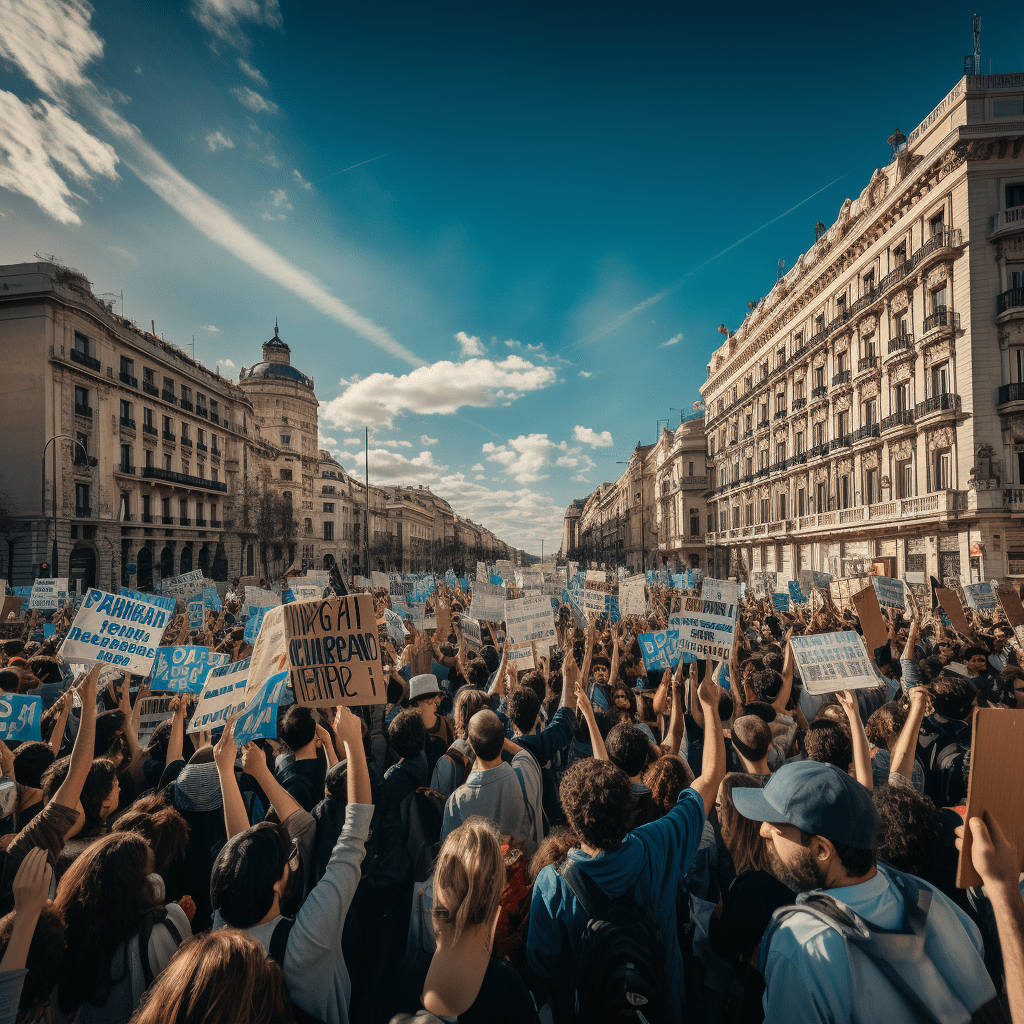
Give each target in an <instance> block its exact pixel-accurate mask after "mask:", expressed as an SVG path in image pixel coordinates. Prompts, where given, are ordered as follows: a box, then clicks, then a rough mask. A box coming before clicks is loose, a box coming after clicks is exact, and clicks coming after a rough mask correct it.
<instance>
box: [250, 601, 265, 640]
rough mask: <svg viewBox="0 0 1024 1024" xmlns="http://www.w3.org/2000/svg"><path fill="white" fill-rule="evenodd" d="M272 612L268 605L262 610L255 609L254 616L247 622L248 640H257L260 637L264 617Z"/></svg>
mask: <svg viewBox="0 0 1024 1024" xmlns="http://www.w3.org/2000/svg"><path fill="white" fill-rule="evenodd" d="M269 611H270V607H269V606H268V605H264V606H263V607H262V608H254V609H253V611H252V614H251V615H250V616H249V618H248V619H246V620H245V634H244V638H245V639H246V640H255V639H256V637H257V636H258V635H259V631H260V626H261V625H262V624H263V617H264V616H265V615H266V614H267V612H269Z"/></svg>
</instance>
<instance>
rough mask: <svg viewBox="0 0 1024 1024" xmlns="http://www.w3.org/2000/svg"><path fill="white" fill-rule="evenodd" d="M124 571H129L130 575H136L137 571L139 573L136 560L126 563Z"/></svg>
mask: <svg viewBox="0 0 1024 1024" xmlns="http://www.w3.org/2000/svg"><path fill="white" fill-rule="evenodd" d="M124 571H125V572H126V573H128V575H129V576H134V575H136V573H138V571H139V567H138V566H137V565H136V564H135V563H134V562H129V563H128V564H127V565H126V566H125V567H124Z"/></svg>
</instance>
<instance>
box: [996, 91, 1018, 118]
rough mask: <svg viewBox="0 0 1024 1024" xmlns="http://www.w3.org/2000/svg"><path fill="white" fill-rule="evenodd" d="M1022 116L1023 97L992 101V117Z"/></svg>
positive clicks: (1005, 97) (1002, 98)
mask: <svg viewBox="0 0 1024 1024" xmlns="http://www.w3.org/2000/svg"><path fill="white" fill-rule="evenodd" d="M1021 114H1024V96H1004V97H1000V98H999V99H994V100H993V101H992V116H993V117H1020V115H1021Z"/></svg>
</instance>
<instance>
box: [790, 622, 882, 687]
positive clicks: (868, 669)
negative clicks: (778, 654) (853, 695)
mask: <svg viewBox="0 0 1024 1024" xmlns="http://www.w3.org/2000/svg"><path fill="white" fill-rule="evenodd" d="M790 643H791V644H792V645H793V659H794V661H795V662H796V667H797V668H798V669H799V671H800V678H801V680H802V681H803V685H804V689H805V690H806V691H807V692H808V693H812V694H819V693H834V692H835V691H836V690H857V689H864V688H866V687H873V686H877V685H878V683H879V679H878V676H877V675H875V672H874V670H873V668H872V661H871V659H870V658H869V657H868V653H867V651H866V650H865V648H864V640H863V639H862V638H861V636H860V634H859V633H855V632H854V631H853V630H846V631H845V632H842V633H813V634H811V635H810V636H794V637H793V638H792V639H791V640H790Z"/></svg>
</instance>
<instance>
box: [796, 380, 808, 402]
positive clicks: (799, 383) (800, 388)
mask: <svg viewBox="0 0 1024 1024" xmlns="http://www.w3.org/2000/svg"><path fill="white" fill-rule="evenodd" d="M805 386H806V385H805V381H804V379H803V377H801V378H800V379H799V380H795V381H793V398H794V400H796V399H797V398H805V397H806V395H805V394H804V387H805Z"/></svg>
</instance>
